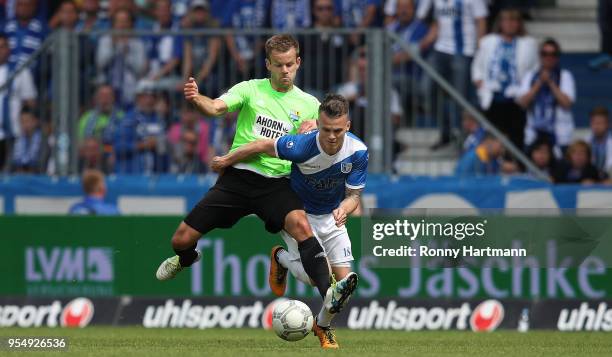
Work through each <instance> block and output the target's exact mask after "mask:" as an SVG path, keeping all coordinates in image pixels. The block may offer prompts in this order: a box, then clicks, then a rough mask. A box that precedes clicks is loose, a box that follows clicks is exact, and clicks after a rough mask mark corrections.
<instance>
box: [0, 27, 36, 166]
mask: <svg viewBox="0 0 612 357" xmlns="http://www.w3.org/2000/svg"><path fill="white" fill-rule="evenodd" d="M10 56H11V49H10V46H9V40H8V38H7V37H6V36H4V35H2V34H0V86H3V85H5V84H6V82H7V80H8V79H9V77H10V76H11V75H12V74H13V73H14V71H15V69H16V67H17V66H16V63H14V62H10V61H9V58H10ZM36 96H37V92H36V87H35V86H34V80H33V78H32V74H31V73H30V70H29V69H27V68H26V69H24V70H23V71H21V72H20V73H19V74H18V75H17V76H16V77H15V78H14V79H13V81H11V82H10V83H9V84H8V87H7V88H6V89H5V90H3V91H0V171H2V170H3V168H4V165H5V164H6V162H7V161H8V158H9V151H10V147H11V143H12V141H13V139H14V138H15V137H16V136H18V135H19V115H20V113H21V108H22V107H24V106H29V107H31V108H33V107H34V105H35V100H36Z"/></svg>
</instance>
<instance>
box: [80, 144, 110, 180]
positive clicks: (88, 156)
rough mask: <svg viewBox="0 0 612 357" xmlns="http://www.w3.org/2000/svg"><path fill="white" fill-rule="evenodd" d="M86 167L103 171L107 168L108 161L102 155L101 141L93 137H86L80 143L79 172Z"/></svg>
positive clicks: (106, 170) (106, 171)
mask: <svg viewBox="0 0 612 357" xmlns="http://www.w3.org/2000/svg"><path fill="white" fill-rule="evenodd" d="M86 169H97V170H101V171H103V172H104V173H108V172H110V171H109V170H108V163H107V162H105V161H104V156H103V155H102V142H101V141H100V140H99V139H97V138H95V137H88V138H86V139H85V140H83V142H82V143H81V146H80V148H79V172H83V170H86Z"/></svg>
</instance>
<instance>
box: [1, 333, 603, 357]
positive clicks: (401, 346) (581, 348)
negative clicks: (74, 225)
mask: <svg viewBox="0 0 612 357" xmlns="http://www.w3.org/2000/svg"><path fill="white" fill-rule="evenodd" d="M8 336H12V337H16V336H54V337H55V336H63V337H67V338H68V340H69V348H68V350H67V351H58V352H49V351H45V352H42V351H38V352H9V351H8V350H6V349H4V350H0V355H2V356H13V355H14V356H27V355H30V356H51V355H57V356H128V357H139V356H146V357H152V356H180V357H188V356H243V357H247V356H285V357H286V356H293V355H301V356H305V355H321V354H325V355H331V354H333V355H338V356H340V355H344V356H378V357H380V356H383V355H385V356H387V355H391V356H399V355H402V356H419V357H429V356H447V357H448V356H469V357H475V356H487V357H490V356H554V357H561V356H581V357H583V356H612V335H611V334H609V333H586V332H584V333H561V332H552V331H551V332H547V331H538V332H529V333H524V334H523V333H518V332H514V331H497V332H493V333H479V334H477V333H473V332H467V331H466V332H459V331H445V332H401V331H351V330H345V329H340V330H338V331H337V337H338V342H339V343H340V347H341V349H340V350H338V351H322V350H321V349H320V347H319V342H318V340H317V339H316V338H315V337H313V336H312V334H310V335H308V336H307V337H306V338H305V339H304V340H302V341H298V342H285V341H283V340H281V339H279V338H278V337H276V335H274V333H273V332H271V331H264V330H261V329H259V330H257V329H228V330H224V329H209V330H196V329H145V328H142V327H114V328H111V327H88V328H84V329H51V328H38V329H19V328H0V337H3V338H6V337H8Z"/></svg>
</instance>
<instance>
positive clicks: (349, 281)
mask: <svg viewBox="0 0 612 357" xmlns="http://www.w3.org/2000/svg"><path fill="white" fill-rule="evenodd" d="M358 280H359V278H358V277H357V273H355V272H350V273H348V275H347V276H345V277H344V279H342V280H340V281H338V282H336V279H334V276H333V275H332V284H331V286H330V287H329V289H327V293H326V294H325V299H324V301H323V304H324V305H325V308H326V309H327V311H329V313H331V314H337V313H339V312H340V311H342V309H343V308H344V307H345V306H346V304H347V303H348V301H349V299H350V297H351V295H353V292H354V291H355V289H356V288H357V282H358Z"/></svg>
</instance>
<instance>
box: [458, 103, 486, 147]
mask: <svg viewBox="0 0 612 357" xmlns="http://www.w3.org/2000/svg"><path fill="white" fill-rule="evenodd" d="M461 127H462V129H463V135H464V137H465V140H463V146H462V152H463V153H466V152H468V151H470V150H472V149H474V148H476V147H477V146H478V145H480V143H482V141H483V140H484V138H485V136H486V132H485V130H484V129H483V128H482V126H480V124H479V123H478V121H477V120H476V118H474V117H473V116H472V115H471V114H470V113H468V112H467V111H464V112H463V118H462V121H461Z"/></svg>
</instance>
